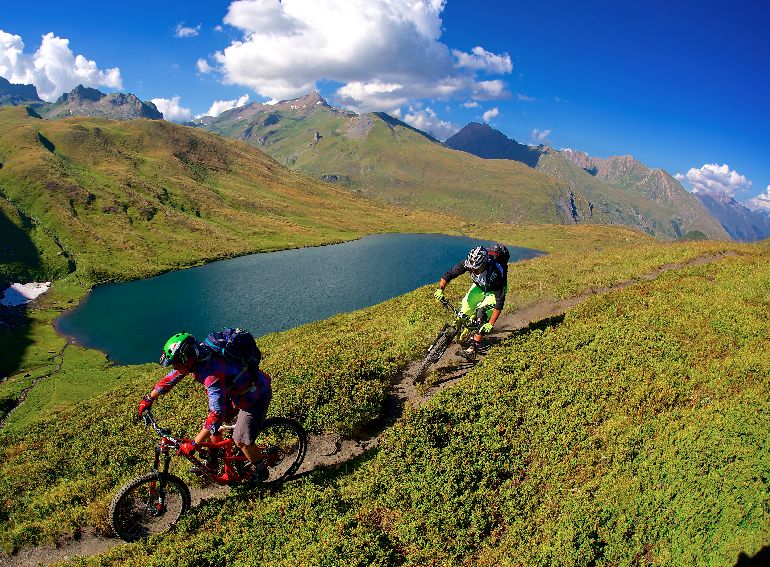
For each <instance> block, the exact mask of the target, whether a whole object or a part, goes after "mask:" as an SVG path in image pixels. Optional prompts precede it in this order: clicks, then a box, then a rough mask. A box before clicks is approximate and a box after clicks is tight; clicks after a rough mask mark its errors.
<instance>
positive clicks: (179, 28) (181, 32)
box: [174, 22, 201, 37]
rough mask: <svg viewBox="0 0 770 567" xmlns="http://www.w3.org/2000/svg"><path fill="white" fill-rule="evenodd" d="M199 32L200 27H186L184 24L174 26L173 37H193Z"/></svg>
mask: <svg viewBox="0 0 770 567" xmlns="http://www.w3.org/2000/svg"><path fill="white" fill-rule="evenodd" d="M200 32H201V25H200V24H198V25H197V26H194V27H190V26H186V25H185V24H184V22H182V23H180V24H177V25H176V32H175V33H174V35H175V36H176V37H195V36H196V35H198V34H199V33H200Z"/></svg>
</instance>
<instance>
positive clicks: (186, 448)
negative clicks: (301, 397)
mask: <svg viewBox="0 0 770 567" xmlns="http://www.w3.org/2000/svg"><path fill="white" fill-rule="evenodd" d="M160 364H161V366H164V367H169V366H171V367H172V368H173V370H172V371H171V372H169V373H168V374H166V376H164V377H163V378H162V379H161V380H160V381H159V382H158V383H157V384H156V385H155V387H154V388H153V389H152V391H151V392H150V393H149V395H147V396H144V398H142V400H141V401H140V402H139V406H138V411H139V415H142V414H143V413H144V411H145V410H147V409H149V408H150V407H151V406H152V403H153V402H154V401H155V400H156V399H157V398H158V397H159V396H161V395H162V394H165V393H166V392H168V391H169V390H171V389H172V388H173V387H174V386H175V385H176V384H177V383H178V382H179V381H180V380H182V378H184V377H185V376H187V375H188V374H189V375H191V376H192V377H193V378H194V379H195V380H196V381H198V382H200V383H201V384H202V385H203V386H204V387H205V388H206V394H207V396H208V405H209V414H208V417H207V418H206V421H205V423H204V424H203V426H202V428H201V430H200V431H199V432H198V434H197V435H196V436H195V439H193V440H191V441H187V442H185V443H183V444H182V445H181V446H180V447H179V453H180V454H185V455H190V454H191V453H193V452H194V451H195V450H196V448H197V446H198V445H199V444H200V443H203V442H204V441H207V440H208V439H209V438H213V440H214V441H219V440H221V437H219V428H220V426H221V425H222V423H226V422H228V421H230V420H231V419H233V418H234V417H235V416H236V414H237V421H236V423H235V429H234V430H233V441H235V443H236V445H238V447H239V448H240V449H241V450H242V451H243V454H244V455H246V458H247V459H248V460H249V463H250V465H251V467H252V468H253V470H254V472H255V473H257V474H254V475H252V476H253V477H254V480H264V478H266V475H267V473H268V471H267V470H266V469H264V463H262V462H261V461H259V451H258V449H257V448H256V447H255V446H254V440H255V439H256V437H257V434H258V432H259V428H260V427H261V425H262V423H263V422H264V421H265V416H266V415H267V409H268V406H269V405H270V400H271V398H272V389H271V385H270V376H268V375H267V374H266V373H264V372H262V371H261V370H256V372H253V371H250V370H248V369H243V368H242V367H241V366H239V365H237V364H235V363H233V362H231V361H229V360H227V359H225V358H224V357H223V356H221V355H219V354H218V353H216V352H214V351H213V350H211V349H210V348H208V347H207V346H206V344H205V343H198V341H196V340H195V338H194V337H193V336H192V335H190V334H189V333H177V334H175V335H173V336H172V337H171V338H170V339H169V340H168V341H166V344H165V345H164V346H163V354H162V355H161V357H160Z"/></svg>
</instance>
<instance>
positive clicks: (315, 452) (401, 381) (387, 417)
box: [0, 252, 737, 567]
mask: <svg viewBox="0 0 770 567" xmlns="http://www.w3.org/2000/svg"><path fill="white" fill-rule="evenodd" d="M736 255H737V254H736V253H735V252H725V253H722V254H713V255H706V256H699V257H698V258H695V259H693V260H691V261H689V262H683V263H674V264H666V265H663V266H661V267H659V268H657V269H655V270H653V271H651V272H649V273H647V274H644V275H642V276H640V277H638V278H635V279H633V280H628V281H624V282H619V283H617V284H614V285H611V286H607V287H600V288H591V289H587V290H585V291H583V292H582V293H581V294H579V295H577V296H574V297H570V298H568V299H563V300H560V301H548V300H546V301H539V302H536V303H532V304H529V305H525V306H522V307H519V308H518V309H517V310H516V311H514V312H513V313H504V314H503V315H501V316H500V318H499V319H498V323H497V325H496V326H495V332H494V333H493V334H492V335H490V337H489V343H490V345H492V346H493V345H494V344H496V343H498V342H500V341H501V340H503V339H505V338H506V337H508V336H509V335H511V334H512V333H514V332H517V331H521V330H522V329H525V328H527V327H528V326H530V325H534V324H537V323H539V322H542V321H545V320H547V319H550V318H552V317H558V316H559V315H562V314H563V313H564V312H566V311H567V310H568V309H571V308H573V307H575V306H577V305H579V304H580V303H582V302H583V301H585V300H586V299H588V298H589V297H593V296H595V295H602V294H605V293H608V292H611V291H616V290H620V289H624V288H626V287H629V286H631V285H634V284H637V283H641V282H644V281H651V280H654V279H655V278H657V277H658V276H659V275H660V274H662V273H664V272H668V271H670V270H679V269H682V268H687V267H691V266H699V265H703V264H709V263H711V262H716V261H718V260H721V259H723V258H725V257H728V256H736ZM480 355H481V356H483V351H482V353H480ZM419 365H420V361H419V360H415V361H412V362H411V363H409V364H408V365H407V366H406V367H405V368H404V369H403V370H402V371H401V372H400V373H399V374H398V375H397V377H396V379H395V380H394V382H393V384H392V389H391V394H390V396H389V398H388V399H387V400H386V407H385V412H384V417H383V418H382V419H381V420H378V422H377V423H374V424H372V425H371V426H370V427H369V428H367V429H366V430H365V431H360V432H358V434H357V435H353V436H351V437H345V438H343V437H341V436H339V435H333V434H320V435H310V438H309V443H308V450H307V455H306V456H305V460H304V462H303V464H302V466H301V467H300V470H299V471H298V472H297V475H296V477H300V476H304V475H306V474H307V473H309V472H311V471H313V470H315V469H317V468H319V467H330V466H335V465H340V464H342V463H345V462H347V461H350V460H352V459H354V458H356V457H359V456H361V455H363V454H364V453H365V452H367V451H369V450H371V449H373V448H375V447H377V446H378V445H379V440H380V435H381V434H382V433H383V432H384V431H385V430H386V429H387V428H388V427H389V426H391V425H392V424H393V423H395V422H396V421H397V420H398V419H399V418H400V417H401V415H402V414H403V411H404V408H405V406H406V405H412V406H415V407H416V406H419V405H420V404H422V403H424V402H426V401H427V400H429V399H430V398H432V397H433V396H434V395H435V394H436V393H437V392H439V391H440V390H443V389H445V388H447V387H449V386H451V385H453V384H455V383H456V382H458V381H459V380H460V379H461V378H462V377H463V376H464V375H465V374H466V373H467V372H468V371H469V370H470V369H471V368H472V367H473V364H470V363H468V362H466V361H465V360H464V359H462V358H461V357H460V356H458V355H457V354H456V347H454V346H450V348H449V349H448V350H447V352H446V353H445V354H444V356H443V357H442V358H441V360H440V361H439V362H438V363H437V364H436V365H434V366H433V367H432V370H433V371H434V373H435V374H437V375H438V379H437V380H436V381H434V382H432V383H431V384H429V385H427V386H426V385H423V386H415V385H414V384H413V380H414V376H415V374H416V372H417V368H418V367H419ZM229 490H230V489H229V488H225V487H213V488H203V489H195V488H193V489H191V492H192V495H193V507H194V506H197V505H198V504H199V503H200V502H201V501H202V500H204V499H208V498H223V497H225V496H227V494H228V493H229ZM122 543H123V542H122V541H121V540H120V539H118V538H105V537H101V536H97V535H94V534H91V533H87V532H84V533H82V534H80V537H78V538H77V539H67V540H64V541H60V542H59V543H58V545H56V546H53V545H46V546H39V547H33V548H28V549H23V550H21V551H19V552H18V553H17V554H16V555H13V556H11V557H8V556H7V555H5V554H3V553H2V552H0V565H3V566H6V567H20V566H29V565H50V564H52V563H56V562H66V561H69V560H70V559H74V558H76V557H83V556H91V555H97V554H99V553H103V552H105V551H107V550H108V549H110V548H112V547H115V546H117V545H120V544H122Z"/></svg>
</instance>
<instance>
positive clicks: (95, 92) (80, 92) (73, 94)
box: [56, 85, 107, 104]
mask: <svg viewBox="0 0 770 567" xmlns="http://www.w3.org/2000/svg"><path fill="white" fill-rule="evenodd" d="M106 96H107V95H106V94H105V93H103V92H102V91H100V90H99V89H94V88H91V87H84V86H83V85H78V86H76V87H75V88H74V89H72V91H70V92H68V93H63V94H62V95H61V96H60V97H59V100H57V101H56V104H65V103H67V102H75V101H85V100H90V101H92V102H98V101H100V100H102V99H103V98H104V97H106Z"/></svg>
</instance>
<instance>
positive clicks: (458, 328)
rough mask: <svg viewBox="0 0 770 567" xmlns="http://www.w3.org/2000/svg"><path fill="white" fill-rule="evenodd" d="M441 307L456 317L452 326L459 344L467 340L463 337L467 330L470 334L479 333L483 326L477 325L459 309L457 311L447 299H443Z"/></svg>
mask: <svg viewBox="0 0 770 567" xmlns="http://www.w3.org/2000/svg"><path fill="white" fill-rule="evenodd" d="M441 305H443V306H444V307H445V308H446V309H447V310H449V312H450V313H452V315H454V318H455V320H454V322H453V323H452V325H451V326H452V327H454V334H453V338H454V337H457V339H458V342H461V340H464V339H465V337H463V331H464V330H467V331H468V333H476V332H478V330H479V328H480V327H481V325H478V324H476V322H475V321H474V320H473V319H471V318H470V317H468V315H466V314H465V313H463V312H462V311H461V310H460V309H459V308H457V309H455V308H454V307H453V306H452V304H451V303H450V302H449V301H448V300H447V299H446V298H444V297H442V298H441ZM448 324H449V323H447V325H448Z"/></svg>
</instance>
